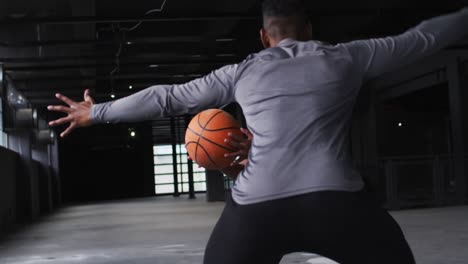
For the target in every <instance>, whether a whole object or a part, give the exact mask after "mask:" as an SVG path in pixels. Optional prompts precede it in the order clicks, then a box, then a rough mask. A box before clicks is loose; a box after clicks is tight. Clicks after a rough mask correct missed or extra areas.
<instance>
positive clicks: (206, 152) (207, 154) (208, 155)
mask: <svg viewBox="0 0 468 264" xmlns="http://www.w3.org/2000/svg"><path fill="white" fill-rule="evenodd" d="M197 146H198V144H197ZM200 148H201V149H202V150H203V151H204V152H205V155H206V156H207V157H208V159H210V161H211V163H213V165H215V167H217V168H219V166H218V165H217V164H216V162H215V161H214V160H213V159H212V158H211V156H210V154H209V153H208V151H206V149H205V148H204V147H203V146H200Z"/></svg>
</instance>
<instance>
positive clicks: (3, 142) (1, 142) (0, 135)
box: [0, 99, 8, 148]
mask: <svg viewBox="0 0 468 264" xmlns="http://www.w3.org/2000/svg"><path fill="white" fill-rule="evenodd" d="M0 146H2V147H5V148H6V147H8V138H7V134H6V133H5V132H4V131H3V101H2V100H1V99H0Z"/></svg>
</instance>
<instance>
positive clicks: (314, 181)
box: [91, 8, 468, 204]
mask: <svg viewBox="0 0 468 264" xmlns="http://www.w3.org/2000/svg"><path fill="white" fill-rule="evenodd" d="M467 33H468V9H467V8H465V9H463V10H461V11H459V12H457V13H453V14H449V15H445V16H440V17H436V18H433V19H430V20H427V21H424V22H422V23H421V24H419V25H418V26H416V27H414V28H412V29H410V30H408V31H406V32H405V33H403V34H401V35H398V36H393V37H386V38H379V39H369V40H359V41H353V42H349V43H343V44H338V45H334V46H330V45H323V44H321V43H320V42H316V41H309V42H299V41H295V40H292V39H285V40H283V41H281V42H280V43H279V45H278V47H275V48H270V49H266V50H263V51H261V52H259V53H256V54H252V55H250V56H248V57H247V58H246V59H245V60H244V61H242V62H241V63H239V64H234V65H229V66H225V67H223V68H221V69H218V70H216V71H213V72H212V73H211V74H208V75H206V76H205V77H203V78H200V79H196V80H193V81H191V82H189V83H186V84H182V85H157V86H152V87H149V88H147V89H145V90H143V91H141V92H138V93H136V94H133V95H131V96H128V97H125V98H122V99H120V100H116V101H113V102H108V103H103V104H96V105H94V106H93V108H92V111H91V118H92V120H93V122H95V123H102V122H111V123H117V122H134V121H141V120H148V119H157V118H160V117H163V116H169V115H180V114H185V113H197V112H199V111H201V110H204V109H207V108H213V107H220V106H223V105H226V104H228V103H231V102H235V101H236V102H238V103H239V104H240V105H241V107H242V109H243V111H244V114H245V117H246V120H247V124H248V129H249V130H250V131H251V132H252V133H253V135H254V138H253V143H252V148H251V150H250V153H249V163H248V165H247V166H246V168H245V169H244V170H243V171H242V172H241V173H240V174H239V177H238V178H237V180H236V182H235V185H234V187H233V188H232V195H233V198H234V200H235V201H236V202H238V203H239V204H250V203H256V202H262V201H267V200H273V199H278V198H282V197H288V196H293V195H299V194H304V193H309V192H315V191H322V190H341V191H357V190H360V189H361V188H362V187H363V182H362V179H361V177H360V175H359V174H358V173H356V172H355V171H354V170H353V169H352V168H351V165H350V160H349V157H348V154H347V149H348V137H347V135H348V129H349V126H350V119H351V113H352V109H353V106H354V103H355V100H356V97H357V95H358V92H359V89H360V87H361V86H362V84H363V82H365V81H366V80H368V79H371V78H373V77H376V76H378V75H379V74H382V73H384V72H387V71H391V70H393V69H396V68H398V67H400V66H403V65H406V64H408V63H411V62H414V61H416V60H418V59H420V58H422V57H424V56H427V55H429V54H431V53H434V52H436V51H437V50H439V49H441V48H443V47H444V46H446V45H448V44H451V43H454V42H456V41H457V40H459V39H461V38H462V37H464V36H465V35H467Z"/></svg>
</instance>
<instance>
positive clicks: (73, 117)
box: [47, 89, 94, 138]
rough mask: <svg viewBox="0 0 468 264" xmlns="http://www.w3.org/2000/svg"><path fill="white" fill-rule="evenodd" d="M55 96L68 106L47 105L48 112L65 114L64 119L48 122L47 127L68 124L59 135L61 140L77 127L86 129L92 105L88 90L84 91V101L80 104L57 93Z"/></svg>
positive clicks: (89, 122)
mask: <svg viewBox="0 0 468 264" xmlns="http://www.w3.org/2000/svg"><path fill="white" fill-rule="evenodd" d="M55 96H56V97H57V98H58V99H59V100H61V101H62V102H64V103H66V104H67V105H68V107H67V106H63V105H49V106H48V107H47V109H48V110H49V111H55V112H62V113H65V114H67V116H66V117H62V118H60V119H57V120H54V121H51V122H49V126H58V125H63V124H69V126H68V128H67V129H66V130H65V131H64V132H62V134H60V136H61V137H62V138H63V137H66V136H67V135H68V134H70V133H71V132H72V131H73V130H75V129H76V128H78V127H86V126H90V125H91V117H90V114H91V107H92V106H93V105H94V100H93V98H91V96H90V91H89V89H86V91H85V92H84V96H83V97H84V101H82V102H75V101H73V100H71V99H70V98H68V97H66V96H64V95H62V94H59V93H58V94H56V95H55Z"/></svg>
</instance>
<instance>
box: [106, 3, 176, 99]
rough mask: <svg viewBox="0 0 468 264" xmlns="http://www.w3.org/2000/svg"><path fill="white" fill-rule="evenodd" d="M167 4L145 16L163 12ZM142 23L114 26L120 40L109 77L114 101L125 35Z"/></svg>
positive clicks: (149, 11)
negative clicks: (123, 26) (115, 82)
mask: <svg viewBox="0 0 468 264" xmlns="http://www.w3.org/2000/svg"><path fill="white" fill-rule="evenodd" d="M166 2H167V0H164V1H163V2H162V4H161V7H159V8H157V9H151V10H148V11H147V12H146V13H145V14H144V16H146V15H149V14H151V13H156V12H162V11H163V10H164V6H165V5H166ZM142 23H143V21H142V20H140V21H138V23H136V24H135V25H134V26H133V27H131V28H121V27H120V25H119V24H116V25H114V24H113V25H112V28H111V29H112V31H114V32H115V33H116V34H117V36H118V38H119V39H118V40H119V48H118V49H117V53H116V54H115V67H114V69H112V71H111V72H110V73H109V77H110V78H109V80H110V87H111V95H110V96H111V98H112V99H114V98H115V97H116V95H115V91H114V74H116V73H119V72H120V54H121V53H122V46H123V43H124V42H125V33H126V32H129V31H133V30H135V29H137V28H138V27H139V26H140V25H141V24H142ZM115 27H117V28H115ZM116 29H117V30H116Z"/></svg>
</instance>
